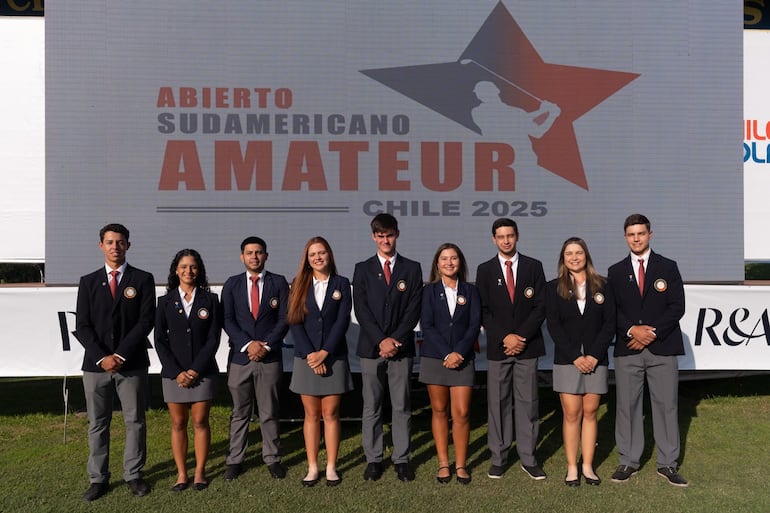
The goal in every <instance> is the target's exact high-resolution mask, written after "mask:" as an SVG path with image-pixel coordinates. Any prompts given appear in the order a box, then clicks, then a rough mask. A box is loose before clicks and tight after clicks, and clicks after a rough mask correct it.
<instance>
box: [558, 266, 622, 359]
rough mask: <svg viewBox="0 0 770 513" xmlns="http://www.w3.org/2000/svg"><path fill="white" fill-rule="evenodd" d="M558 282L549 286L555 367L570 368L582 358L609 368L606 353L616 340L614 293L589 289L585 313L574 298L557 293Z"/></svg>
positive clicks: (607, 290)
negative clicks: (588, 357)
mask: <svg viewBox="0 0 770 513" xmlns="http://www.w3.org/2000/svg"><path fill="white" fill-rule="evenodd" d="M557 284H558V280H552V281H550V282H548V288H547V294H546V296H547V309H546V310H547V311H546V323H547V326H548V333H550V334H551V338H552V339H553V344H554V357H553V363H555V364H557V365H571V364H572V363H573V362H574V361H575V360H576V359H577V358H578V357H580V356H583V355H585V356H593V357H594V358H596V359H597V360H598V361H599V365H609V360H608V359H607V350H608V349H609V347H610V343H611V342H612V337H614V336H615V303H614V302H613V298H612V290H611V289H610V288H609V287H607V286H605V287H604V289H603V290H597V291H593V290H590V287H588V286H587V287H586V304H585V308H584V309H583V313H582V314H581V313H580V308H579V307H578V304H577V298H576V297H575V295H574V294H573V295H572V296H571V297H570V298H569V299H564V298H563V297H561V296H560V295H559V294H557V292H556V286H557Z"/></svg>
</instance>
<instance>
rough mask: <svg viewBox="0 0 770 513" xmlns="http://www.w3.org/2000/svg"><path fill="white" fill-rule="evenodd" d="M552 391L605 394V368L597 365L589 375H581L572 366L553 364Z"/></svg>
mask: <svg viewBox="0 0 770 513" xmlns="http://www.w3.org/2000/svg"><path fill="white" fill-rule="evenodd" d="M553 391H554V392H560V393H563V394H606V393H607V366H606V365H597V366H596V369H595V370H594V371H593V372H592V373H591V374H583V373H581V372H580V371H579V370H578V368H577V367H575V366H574V365H572V364H569V365H556V364H554V366H553Z"/></svg>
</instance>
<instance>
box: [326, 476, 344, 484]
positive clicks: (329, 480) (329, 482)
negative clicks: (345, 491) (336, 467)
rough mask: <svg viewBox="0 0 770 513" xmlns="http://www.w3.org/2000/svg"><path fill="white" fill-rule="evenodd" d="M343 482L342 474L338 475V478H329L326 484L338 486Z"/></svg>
mask: <svg viewBox="0 0 770 513" xmlns="http://www.w3.org/2000/svg"><path fill="white" fill-rule="evenodd" d="M341 482H342V475H338V476H337V479H327V480H326V486H337V485H339V484H340V483H341Z"/></svg>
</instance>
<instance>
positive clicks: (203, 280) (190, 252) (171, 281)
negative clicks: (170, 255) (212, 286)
mask: <svg viewBox="0 0 770 513" xmlns="http://www.w3.org/2000/svg"><path fill="white" fill-rule="evenodd" d="M186 256H191V257H193V258H194V259H195V263H196V264H197V265H198V277H197V279H196V280H195V286H196V287H198V288H200V289H203V290H206V291H208V290H209V278H208V276H206V266H205V265H203V259H202V258H201V255H200V253H198V252H197V251H195V250H194V249H182V250H180V251H178V252H177V254H176V255H174V259H173V260H172V261H171V268H170V269H169V271H168V283H167V284H166V290H174V289H175V288H177V287H179V276H177V275H176V268H177V267H178V266H179V261H180V260H182V258H184V257H186Z"/></svg>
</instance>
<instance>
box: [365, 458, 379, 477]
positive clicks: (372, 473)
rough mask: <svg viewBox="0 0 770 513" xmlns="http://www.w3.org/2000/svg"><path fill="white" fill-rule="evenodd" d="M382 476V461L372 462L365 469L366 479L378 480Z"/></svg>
mask: <svg viewBox="0 0 770 513" xmlns="http://www.w3.org/2000/svg"><path fill="white" fill-rule="evenodd" d="M381 477H382V463H379V462H372V463H369V464H368V465H367V466H366V470H364V481H377V480H378V479H379V478H381Z"/></svg>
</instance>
